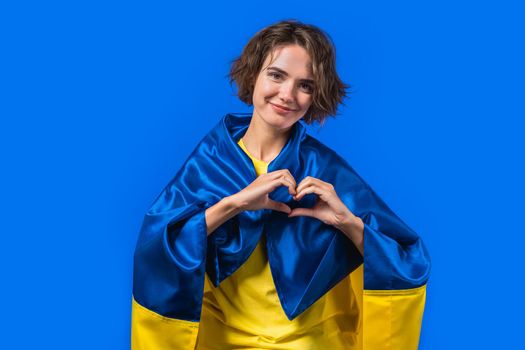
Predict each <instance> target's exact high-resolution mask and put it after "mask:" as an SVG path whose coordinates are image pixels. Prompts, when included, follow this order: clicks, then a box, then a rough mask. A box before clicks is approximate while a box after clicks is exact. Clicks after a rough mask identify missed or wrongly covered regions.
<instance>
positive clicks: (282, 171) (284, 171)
mask: <svg viewBox="0 0 525 350" xmlns="http://www.w3.org/2000/svg"><path fill="white" fill-rule="evenodd" d="M270 174H271V178H272V179H276V178H279V177H281V176H284V177H285V178H287V179H288V180H289V181H290V182H291V183H292V184H293V187H294V188H295V187H297V182H296V181H295V178H294V177H293V175H292V173H291V172H290V170H288V169H280V170H276V171H272V172H271V173H270Z"/></svg>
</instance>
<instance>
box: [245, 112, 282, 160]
mask: <svg viewBox="0 0 525 350" xmlns="http://www.w3.org/2000/svg"><path fill="white" fill-rule="evenodd" d="M291 129H292V128H289V129H288V130H286V131H282V130H276V129H274V128H272V127H271V126H270V125H268V124H266V123H265V122H264V121H263V120H261V119H260V118H258V117H256V116H252V119H251V121H250V125H249V126H248V129H247V130H246V133H245V134H244V136H243V137H242V141H243V143H244V146H246V149H247V150H248V153H250V155H251V156H252V157H254V158H256V159H258V160H262V161H263V162H265V163H270V162H271V161H272V160H273V159H275V157H277V156H278V155H279V153H280V152H281V150H282V148H283V147H284V145H286V142H287V141H288V137H289V136H290V131H291Z"/></svg>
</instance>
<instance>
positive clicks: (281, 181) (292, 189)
mask: <svg viewBox="0 0 525 350" xmlns="http://www.w3.org/2000/svg"><path fill="white" fill-rule="evenodd" d="M279 186H286V187H288V192H289V193H290V194H291V195H295V194H296V193H297V192H296V191H295V187H294V186H293V185H292V183H290V181H289V180H288V179H286V178H284V177H280V178H277V179H275V180H273V181H272V182H271V187H270V190H269V191H268V193H269V192H272V191H273V190H275V189H276V188H277V187H279Z"/></svg>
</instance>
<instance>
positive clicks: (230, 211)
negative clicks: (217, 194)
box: [204, 196, 242, 236]
mask: <svg viewBox="0 0 525 350" xmlns="http://www.w3.org/2000/svg"><path fill="white" fill-rule="evenodd" d="M241 211H242V209H241V206H240V204H239V203H238V201H236V200H235V197H234V196H229V197H224V198H223V199H221V200H220V201H218V202H217V203H215V204H214V205H212V206H211V207H209V208H208V209H206V211H205V213H204V215H205V217H206V232H207V234H208V236H209V235H210V234H211V233H212V232H214V231H215V230H216V229H217V227H219V226H221V225H222V224H223V223H225V222H226V221H228V220H229V219H231V218H232V217H234V216H235V215H237V214H239V213H240V212H241Z"/></svg>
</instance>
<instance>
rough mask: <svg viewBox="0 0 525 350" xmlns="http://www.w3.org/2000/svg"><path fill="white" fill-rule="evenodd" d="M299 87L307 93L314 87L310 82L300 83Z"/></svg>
mask: <svg viewBox="0 0 525 350" xmlns="http://www.w3.org/2000/svg"><path fill="white" fill-rule="evenodd" d="M301 88H302V89H304V90H305V91H307V92H308V93H312V92H313V91H314V88H313V87H312V86H311V85H310V84H301Z"/></svg>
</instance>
